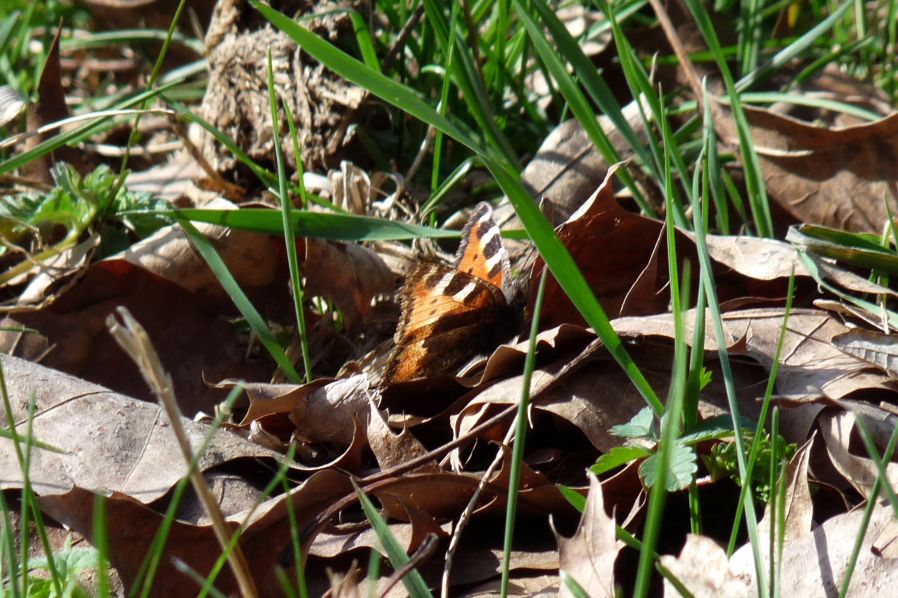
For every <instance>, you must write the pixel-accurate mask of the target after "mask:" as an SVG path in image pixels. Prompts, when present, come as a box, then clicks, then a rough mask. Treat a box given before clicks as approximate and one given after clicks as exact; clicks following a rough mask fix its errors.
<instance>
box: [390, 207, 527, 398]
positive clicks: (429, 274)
mask: <svg viewBox="0 0 898 598" xmlns="http://www.w3.org/2000/svg"><path fill="white" fill-rule="evenodd" d="M508 271H509V267H508V254H507V253H506V251H505V247H504V246H503V245H502V240H501V237H500V235H499V227H498V226H497V225H496V223H495V222H494V221H493V219H492V209H491V208H490V206H489V204H486V203H481V204H479V205H478V206H477V208H476V209H475V211H474V214H473V216H472V217H471V220H470V221H469V222H468V225H467V226H466V227H465V230H464V233H463V234H462V242H461V245H460V247H459V250H458V255H457V257H456V262H455V265H454V267H450V266H447V265H444V264H440V263H433V262H424V263H421V264H419V265H418V266H416V267H415V268H414V269H413V270H412V272H411V273H410V274H409V275H408V277H407V279H406V283H405V285H404V286H403V288H402V291H401V293H400V297H401V307H402V315H401V316H400V319H399V324H398V326H397V328H396V334H395V335H394V338H393V340H394V343H395V348H394V349H393V353H392V355H391V356H390V360H389V362H388V365H387V369H386V373H385V376H384V380H383V381H384V383H387V384H393V383H397V382H406V381H408V380H413V379H416V378H425V377H429V376H434V375H437V374H441V373H448V372H449V371H451V370H452V368H454V367H456V366H458V365H459V364H460V363H461V362H463V361H464V360H466V359H469V358H471V357H473V356H474V355H476V354H477V353H481V352H484V351H488V350H490V349H491V348H494V347H495V346H496V344H497V343H499V342H501V341H502V340H505V339H507V337H508V336H510V334H511V332H512V330H510V326H511V325H513V323H514V318H513V317H511V313H510V312H511V310H510V308H509V305H508V299H507V297H506V294H505V292H506V291H505V284H506V283H507V281H508ZM503 337H504V338H503Z"/></svg>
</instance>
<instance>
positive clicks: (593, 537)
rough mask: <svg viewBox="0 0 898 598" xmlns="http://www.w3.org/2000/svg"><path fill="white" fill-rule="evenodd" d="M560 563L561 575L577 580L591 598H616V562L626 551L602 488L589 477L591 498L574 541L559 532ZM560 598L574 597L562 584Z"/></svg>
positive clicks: (594, 478) (597, 480) (557, 535)
mask: <svg viewBox="0 0 898 598" xmlns="http://www.w3.org/2000/svg"><path fill="white" fill-rule="evenodd" d="M555 535H556V537H557V538H558V561H559V568H560V569H561V571H564V572H565V573H567V574H569V575H570V576H571V577H573V578H574V580H576V582H577V583H578V584H579V585H580V587H581V588H583V590H585V591H586V594H587V595H589V596H595V597H599V596H606V597H608V598H613V596H614V595H615V593H614V562H615V561H616V560H617V554H618V552H620V549H621V548H622V547H623V544H622V543H620V542H618V541H617V539H616V537H615V523H614V519H613V518H612V517H609V516H608V515H607V513H605V505H604V501H603V499H602V485H601V483H600V482H599V479H598V478H597V477H595V476H594V475H592V474H590V476H589V495H588V496H587V498H586V509H585V510H584V511H583V517H582V518H581V519H580V525H579V526H578V527H577V532H576V533H575V534H574V536H573V537H572V538H565V537H563V536H561V535H559V534H558V533H557V532H556V534H555ZM560 595H561V596H571V595H572V593H571V592H570V591H569V590H568V589H567V588H566V587H565V586H564V585H563V584H562V589H561V594H560Z"/></svg>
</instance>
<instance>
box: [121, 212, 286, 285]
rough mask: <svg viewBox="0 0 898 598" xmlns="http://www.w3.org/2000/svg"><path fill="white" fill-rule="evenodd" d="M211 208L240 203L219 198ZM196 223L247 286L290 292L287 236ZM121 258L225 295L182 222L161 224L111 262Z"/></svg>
mask: <svg viewBox="0 0 898 598" xmlns="http://www.w3.org/2000/svg"><path fill="white" fill-rule="evenodd" d="M205 207H207V208H209V209H216V210H236V209H237V206H235V205H234V204H233V203H231V202H230V201H228V200H226V199H224V198H218V199H216V200H214V201H212V202H210V203H209V204H207V205H206V206H205ZM195 226H196V229H197V230H198V231H200V233H202V234H203V236H205V237H206V238H207V239H209V240H210V241H211V242H212V243H213V245H214V246H215V250H216V251H217V252H218V254H219V255H220V256H221V259H222V260H223V261H224V263H225V265H226V266H227V267H228V271H229V272H230V273H231V275H232V276H233V277H234V279H235V280H236V281H237V282H238V284H240V286H241V287H244V288H246V287H249V288H256V287H270V286H271V285H275V284H276V285H277V289H278V291H280V292H281V293H284V287H283V281H284V280H285V275H286V269H285V267H284V266H285V263H286V262H285V260H284V259H283V258H282V257H281V256H280V253H282V251H283V246H284V242H283V240H281V239H278V238H277V237H273V236H270V235H260V234H257V233H252V232H248V231H242V230H238V229H233V228H226V227H223V226H217V225H214V224H206V223H197V224H195ZM115 260H123V261H126V262H128V263H131V264H134V265H135V266H138V267H140V268H143V269H145V270H147V271H148V272H152V273H153V274H156V275H158V276H161V277H162V278H164V279H166V280H169V281H171V282H173V283H174V284H176V285H178V286H179V287H181V288H183V289H186V290H188V291H191V292H195V293H199V294H202V295H208V296H212V297H221V298H223V297H224V296H225V295H224V291H223V290H222V288H221V285H220V284H219V282H218V279H217V278H216V277H215V274H214V273H213V272H212V271H211V270H210V269H209V266H207V265H206V262H205V261H204V260H203V258H202V257H200V256H199V254H197V252H196V251H195V250H194V249H193V245H192V244H191V243H190V240H189V239H188V237H187V235H186V234H185V233H184V230H183V229H182V228H181V226H180V225H172V226H166V227H164V228H161V229H159V230H158V231H156V233H155V234H153V235H151V236H149V237H147V238H146V239H144V240H142V241H140V242H138V243H135V244H134V245H132V246H131V247H130V248H129V249H127V250H126V251H124V252H122V253H121V254H118V255H116V256H113V257H111V258H109V260H107V261H115ZM268 292H272V291H271V290H268ZM285 298H286V297H285Z"/></svg>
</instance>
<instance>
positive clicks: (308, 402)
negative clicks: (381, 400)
mask: <svg viewBox="0 0 898 598" xmlns="http://www.w3.org/2000/svg"><path fill="white" fill-rule="evenodd" d="M235 384H237V382H235V381H223V382H221V383H220V384H219V386H220V387H221V388H233V387H234V385H235ZM243 386H244V388H245V389H246V394H247V396H248V397H249V401H250V406H249V409H248V410H247V412H246V415H245V416H244V418H243V421H242V422H240V425H241V426H248V425H249V424H250V423H251V422H254V421H259V420H261V419H263V418H265V417H267V416H271V415H276V414H281V415H286V416H288V417H289V420H290V421H291V422H292V424H293V426H294V430H295V434H296V436H297V437H298V438H300V439H301V440H303V441H305V442H310V443H316V442H329V443H333V444H338V445H342V446H347V445H349V444H350V443H352V441H353V438H354V437H355V427H356V424H355V422H364V421H365V420H366V418H367V417H368V400H369V398H368V397H369V390H368V379H367V377H366V376H364V375H356V376H351V377H349V378H343V379H341V380H328V379H324V378H322V379H319V380H315V381H313V382H310V383H309V384H301V385H298V386H297V385H295V384H261V383H243Z"/></svg>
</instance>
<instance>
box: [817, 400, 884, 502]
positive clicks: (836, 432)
mask: <svg viewBox="0 0 898 598" xmlns="http://www.w3.org/2000/svg"><path fill="white" fill-rule="evenodd" d="M883 415H884V416H886V417H889V419H890V420H891V422H890V423H891V425H892V427H894V426H895V420H896V419H898V418H896V417H895V416H894V415H889V414H886V413H883ZM856 419H857V415H856V414H855V413H853V412H852V411H843V412H837V413H829V412H827V413H824V414H822V415H821V416H820V417H819V418H818V423H819V426H820V436H821V438H823V442H824V444H825V446H826V452H827V454H828V455H829V458H830V462H831V463H832V464H833V466H834V467H835V468H836V470H837V471H838V472H839V473H840V474H841V475H842V476H843V477H844V478H845V479H846V480H848V482H849V483H850V484H851V485H852V486H853V487H854V488H855V489H856V490H857V491H858V492H860V493H861V494H862V495H864V496H866V497H870V491H871V489H872V487H873V483H874V482H875V481H876V478H877V476H878V475H879V473H878V471H877V468H876V465H875V464H874V463H873V461H872V460H870V459H869V458H867V457H860V456H857V455H855V454H853V453H852V452H851V450H850V447H851V437H852V431H853V430H854V426H855V420H856ZM865 419H866V418H865ZM881 450H882V449H881V448H880V451H881ZM886 475H887V476H888V481H889V483H890V484H892V485H894V484H896V483H898V463H888V464H886Z"/></svg>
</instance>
